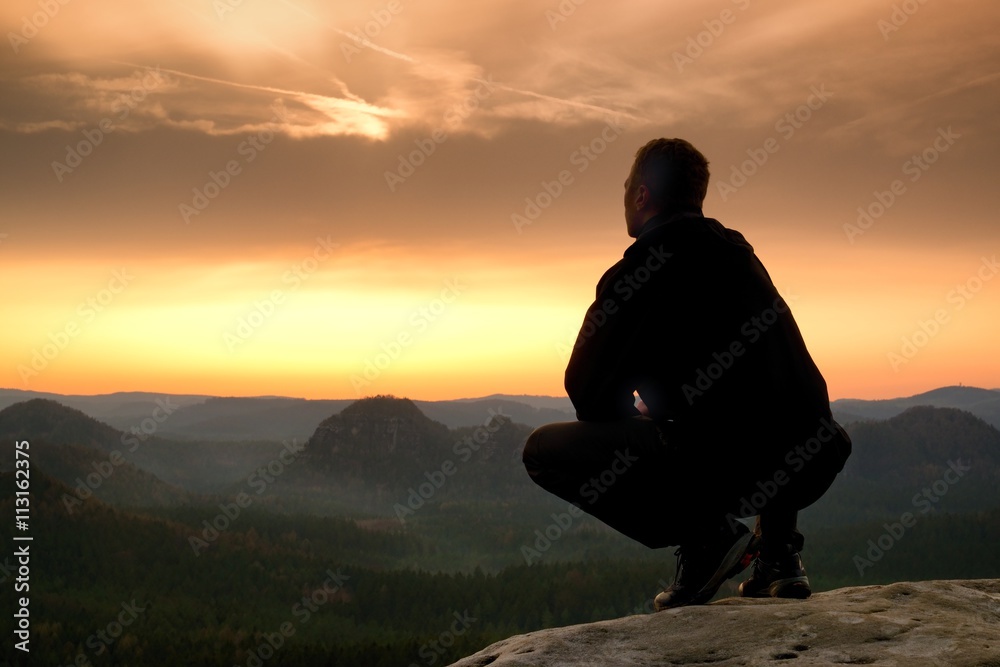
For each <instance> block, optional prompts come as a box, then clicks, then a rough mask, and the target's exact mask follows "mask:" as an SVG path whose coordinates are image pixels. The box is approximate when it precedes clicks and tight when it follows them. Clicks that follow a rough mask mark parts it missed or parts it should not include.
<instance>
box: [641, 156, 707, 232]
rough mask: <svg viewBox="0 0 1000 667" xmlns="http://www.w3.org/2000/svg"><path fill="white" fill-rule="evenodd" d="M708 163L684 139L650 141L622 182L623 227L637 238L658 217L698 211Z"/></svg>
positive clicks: (703, 193)
mask: <svg viewBox="0 0 1000 667" xmlns="http://www.w3.org/2000/svg"><path fill="white" fill-rule="evenodd" d="M706 192H708V160H706V159H705V156H704V155H702V154H701V153H700V152H698V149H697V148H695V147H694V146H692V145H691V144H689V143H688V142H686V141H684V140H683V139H653V140H652V141H650V142H649V143H647V144H646V145H645V146H643V147H642V148H640V149H639V150H638V151H637V152H636V154H635V162H633V163H632V170H631V171H630V172H629V175H628V179H627V180H626V181H625V225H626V227H627V228H628V235H629V236H632V237H636V236H638V235H639V232H640V231H641V230H642V227H643V225H645V224H646V222H647V221H648V220H649V219H650V218H652V217H653V216H654V215H657V214H658V213H671V212H677V211H686V210H687V211H690V210H698V211H700V210H701V205H702V202H704V201H705V193H706Z"/></svg>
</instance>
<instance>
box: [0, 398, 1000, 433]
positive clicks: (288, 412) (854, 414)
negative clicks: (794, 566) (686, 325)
mask: <svg viewBox="0 0 1000 667" xmlns="http://www.w3.org/2000/svg"><path fill="white" fill-rule="evenodd" d="M31 398H47V399H51V400H54V401H57V402H59V403H61V404H63V405H67V406H69V407H73V408H76V409H77V410H80V411H82V412H84V413H86V414H87V415H90V416H91V417H93V418H94V419H97V420H100V421H102V422H104V423H106V424H108V425H110V426H113V427H114V428H117V429H120V430H123V431H126V432H129V431H131V430H132V429H141V430H143V432H144V434H145V435H150V433H149V431H154V432H155V434H156V435H158V436H161V437H167V438H174V439H178V440H185V439H187V440H191V439H195V440H217V441H221V440H230V441H240V440H242V441H254V440H256V441H261V440H270V441H273V440H286V439H292V438H295V439H297V440H299V441H304V440H306V439H308V438H309V437H310V436H311V435H312V433H313V430H314V429H315V428H316V425H317V424H319V423H320V422H321V421H323V420H324V419H326V418H327V417H329V416H330V415H332V414H336V413H338V412H340V411H341V410H343V409H344V408H346V407H347V406H348V405H350V404H351V403H353V402H354V399H325V400H307V399H302V398H288V397H280V396H262V397H253V398H233V397H216V396H206V395H199V394H155V393H151V392H118V393H114V394H104V395H96V396H78V395H61V394H53V393H46V392H34V391H23V390H19V389H0V409H3V408H5V407H7V406H9V405H13V404H14V403H19V402H22V401H26V400H28V399H31ZM413 403H414V405H416V406H417V407H418V408H419V409H420V411H421V412H423V413H424V414H425V415H427V416H428V417H429V418H431V419H432V420H434V421H437V422H440V423H442V424H444V425H445V426H447V427H449V428H458V427H462V426H476V425H478V424H481V423H483V421H484V420H485V419H487V418H488V417H489V416H490V415H491V414H493V413H498V414H499V413H502V414H503V415H505V416H507V417H509V418H510V419H511V420H513V421H514V422H517V423H519V424H525V425H527V426H540V425H541V424H546V423H549V422H556V421H568V420H573V419H575V412H574V410H573V406H572V404H571V403H570V400H569V398H567V397H565V396H563V397H557V396H525V395H506V394H493V395H490V396H484V397H480V398H466V399H456V400H450V401H413ZM831 405H832V408H833V411H834V416H835V417H836V419H837V420H838V421H839V422H841V423H842V424H847V423H851V422H856V421H862V420H869V419H877V420H885V419H888V418H890V417H893V416H895V415H898V414H899V413H901V412H903V411H904V410H906V409H907V408H911V407H915V406H919V405H928V406H933V407H939V408H958V409H961V410H965V411H967V412H971V413H972V414H974V415H976V416H977V417H979V418H981V419H983V420H984V421H986V422H987V423H989V424H992V425H993V426H995V427H997V428H1000V391H998V390H995V389H980V388H976V387H963V386H953V387H942V388H939V389H934V390H931V391H928V392H925V393H922V394H917V395H915V396H909V397H905V398H893V399H886V400H862V399H850V398H844V399H838V400H835V401H833V402H832V404H831ZM491 411H492V412H491Z"/></svg>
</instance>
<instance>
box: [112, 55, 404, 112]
mask: <svg viewBox="0 0 1000 667" xmlns="http://www.w3.org/2000/svg"><path fill="white" fill-rule="evenodd" d="M114 62H117V63H118V64H120V65H127V66H128V67H142V66H141V65H137V64H135V63H129V62H121V61H114ZM158 71H160V72H169V73H170V74H175V75H177V76H180V77H183V78H186V79H194V80H196V81H205V82H207V83H216V84H220V85H223V86H230V87H233V88H244V89H246V90H255V91H259V92H267V93H275V94H278V95H289V96H291V97H294V98H297V99H300V100H303V99H311V100H317V101H318V100H322V101H324V102H327V103H333V105H334V106H337V107H341V108H344V109H350V110H352V111H364V112H365V113H370V114H372V115H375V116H396V115H398V114H397V113H395V112H393V111H391V110H388V109H383V108H381V107H377V106H373V105H371V104H368V103H367V102H362V101H357V100H349V99H344V98H340V97H329V96H327V95H318V94H316V93H307V92H304V91H300V90H288V89H285V88H275V87H273V86H260V85H255V84H249V83H239V82H237V81H227V80H225V79H217V78H215V77H211V76H202V75H200V74H191V73H189V72H182V71H180V70H176V69H169V68H167V67H159V68H158Z"/></svg>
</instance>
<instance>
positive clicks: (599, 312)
mask: <svg viewBox="0 0 1000 667" xmlns="http://www.w3.org/2000/svg"><path fill="white" fill-rule="evenodd" d="M628 274H629V265H628V262H627V261H626V260H622V261H621V262H619V263H618V264H616V265H615V266H613V267H611V269H609V270H608V272H607V273H605V274H604V277H603V278H602V279H601V281H600V282H599V283H598V286H597V297H596V299H595V300H594V302H593V303H592V304H591V305H590V307H589V308H588V309H587V314H586V316H585V317H584V319H583V325H582V326H581V328H580V333H579V334H578V335H577V339H576V343H575V344H574V346H573V353H572V355H571V356H570V360H569V365H568V366H567V367H566V377H565V386H566V393H567V394H568V395H569V398H570V400H571V401H572V402H573V407H574V408H576V417H577V419H579V420H581V421H611V420H616V419H622V418H625V417H630V416H634V415H638V414H639V411H638V410H637V409H636V408H635V405H634V403H635V399H634V396H633V392H634V391H635V389H636V386H637V384H638V382H637V380H638V378H637V370H638V367H639V363H640V354H641V345H640V344H639V341H638V336H639V332H640V330H641V329H640V327H641V321H642V320H643V319H644V313H643V312H642V306H641V301H643V299H641V298H636V292H635V291H634V290H633V289H632V287H630V285H629V281H628V280H627V277H628Z"/></svg>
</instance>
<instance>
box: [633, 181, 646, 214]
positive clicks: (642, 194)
mask: <svg viewBox="0 0 1000 667" xmlns="http://www.w3.org/2000/svg"><path fill="white" fill-rule="evenodd" d="M648 205H649V188H647V187H646V186H645V185H640V186H639V187H638V188H636V189H635V208H636V210H639V211H641V210H643V209H644V208H646V206H648Z"/></svg>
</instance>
